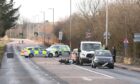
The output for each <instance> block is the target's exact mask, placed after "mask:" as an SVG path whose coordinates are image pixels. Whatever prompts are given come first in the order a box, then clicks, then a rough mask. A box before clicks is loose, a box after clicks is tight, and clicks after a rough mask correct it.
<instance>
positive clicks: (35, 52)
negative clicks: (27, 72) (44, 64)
mask: <svg viewBox="0 0 140 84" xmlns="http://www.w3.org/2000/svg"><path fill="white" fill-rule="evenodd" d="M20 55H21V56H25V57H26V58H27V57H29V58H30V57H34V56H47V51H46V50H45V49H43V48H41V47H26V48H24V49H22V50H21V52H20Z"/></svg>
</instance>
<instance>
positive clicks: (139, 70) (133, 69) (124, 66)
mask: <svg viewBox="0 0 140 84" xmlns="http://www.w3.org/2000/svg"><path fill="white" fill-rule="evenodd" d="M115 67H118V68H122V69H127V70H130V71H136V72H140V67H138V66H134V65H128V64H122V63H115Z"/></svg>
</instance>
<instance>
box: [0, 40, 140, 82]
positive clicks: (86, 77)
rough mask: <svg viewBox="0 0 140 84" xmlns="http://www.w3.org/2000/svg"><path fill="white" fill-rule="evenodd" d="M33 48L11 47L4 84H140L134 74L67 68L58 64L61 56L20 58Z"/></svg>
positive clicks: (5, 61) (0, 71)
mask: <svg viewBox="0 0 140 84" xmlns="http://www.w3.org/2000/svg"><path fill="white" fill-rule="evenodd" d="M27 43H28V42H27ZM29 45H33V43H32V44H18V43H17V42H11V43H9V44H7V49H6V52H5V55H4V58H3V61H2V66H1V69H0V84H140V73H138V72H134V71H129V70H125V69H120V68H116V67H115V69H108V68H97V69H93V68H91V67H90V66H89V65H85V66H78V65H74V64H71V65H65V64H60V63H59V62H58V60H59V59H60V57H59V58H44V57H33V58H31V59H29V58H24V57H22V56H20V54H19V50H20V49H21V48H22V47H25V46H29ZM7 52H13V53H14V58H7V55H6V53H7Z"/></svg>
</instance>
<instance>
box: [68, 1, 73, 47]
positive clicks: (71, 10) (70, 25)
mask: <svg viewBox="0 0 140 84" xmlns="http://www.w3.org/2000/svg"><path fill="white" fill-rule="evenodd" d="M71 11H72V0H70V39H69V40H70V41H69V45H70V48H71V20H72V18H71Z"/></svg>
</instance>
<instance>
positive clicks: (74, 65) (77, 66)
mask: <svg viewBox="0 0 140 84" xmlns="http://www.w3.org/2000/svg"><path fill="white" fill-rule="evenodd" d="M74 66H75V67H77V68H80V69H83V70H86V71H89V72H92V73H96V74H100V75H103V76H106V77H109V78H111V79H113V78H114V77H113V76H110V75H106V74H103V73H99V72H96V71H92V70H89V69H86V68H83V67H80V66H77V65H74Z"/></svg>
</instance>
